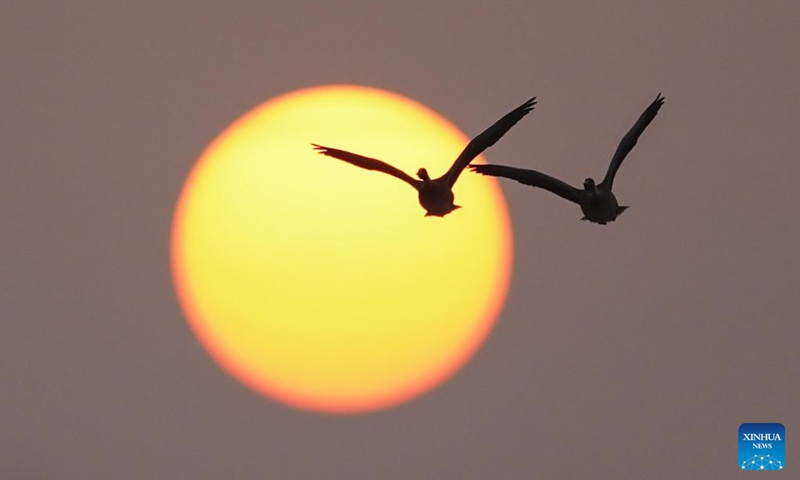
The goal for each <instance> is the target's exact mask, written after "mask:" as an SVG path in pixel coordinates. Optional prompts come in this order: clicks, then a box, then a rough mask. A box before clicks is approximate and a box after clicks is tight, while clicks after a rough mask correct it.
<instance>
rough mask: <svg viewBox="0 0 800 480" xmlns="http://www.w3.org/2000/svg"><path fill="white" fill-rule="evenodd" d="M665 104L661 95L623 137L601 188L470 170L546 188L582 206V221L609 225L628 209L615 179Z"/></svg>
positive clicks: (499, 170) (513, 171) (529, 173)
mask: <svg viewBox="0 0 800 480" xmlns="http://www.w3.org/2000/svg"><path fill="white" fill-rule="evenodd" d="M663 104H664V97H662V96H661V94H660V93H659V94H658V95H657V96H656V99H655V100H653V103H651V104H650V105H649V106H648V107H647V108H646V109H645V110H644V112H642V114H641V115H640V116H639V119H638V120H637V121H636V123H634V124H633V127H631V129H630V131H628V133H627V134H626V135H625V136H624V137H622V141H620V142H619V146H618V147H617V151H616V152H615V153H614V157H612V158H611V164H610V165H609V166H608V171H606V176H605V178H603V181H602V182H600V183H598V184H595V183H594V180H593V179H591V178H587V179H586V180H584V181H583V189H579V188H575V187H573V186H572V185H569V184H567V183H564V182H562V181H561V180H559V179H557V178H553V177H551V176H549V175H546V174H544V173H542V172H538V171H536V170H525V169H522V168H514V167H506V166H503V165H470V169H472V170H473V171H475V172H478V173H480V174H482V175H491V176H493V177H505V178H510V179H512V180H516V181H518V182H519V183H522V184H525V185H530V186H532V187H539V188H544V189H545V190H548V191H550V192H552V193H555V194H556V195H558V196H559V197H561V198H564V199H566V200H569V201H571V202H575V203H577V204H578V205H580V207H581V210H582V211H583V215H584V217H583V218H582V219H581V220H588V221H590V222H593V223H599V224H601V225H605V224H606V223H608V222H613V221H614V220H616V219H617V217H618V216H620V215H621V214H622V212H624V211H625V209H626V208H628V207H626V206H620V205H619V204H618V203H617V197H615V196H614V194H613V193H611V187H612V185H613V183H614V176H615V175H616V174H617V170H619V167H620V165H622V161H623V160H624V159H625V157H626V156H627V155H628V153H630V151H631V149H633V147H634V145H636V141H637V140H638V139H639V136H640V135H641V134H642V132H644V129H645V128H647V126H648V125H650V122H652V121H653V119H654V118H656V114H657V113H658V110H659V109H660V108H661V105H663Z"/></svg>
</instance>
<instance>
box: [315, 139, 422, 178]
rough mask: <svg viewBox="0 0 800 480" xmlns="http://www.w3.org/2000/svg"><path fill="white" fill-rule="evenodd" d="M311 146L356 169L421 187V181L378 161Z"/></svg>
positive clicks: (319, 146) (337, 150) (345, 152)
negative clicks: (385, 175) (384, 175)
mask: <svg viewBox="0 0 800 480" xmlns="http://www.w3.org/2000/svg"><path fill="white" fill-rule="evenodd" d="M311 145H312V146H313V147H314V150H316V151H317V152H319V153H321V154H323V155H327V156H329V157H333V158H338V159H339V160H344V161H345V162H347V163H350V164H353V165H355V166H356V167H361V168H366V169H367V170H377V171H379V172H383V173H388V174H389V175H391V176H393V177H396V178H399V179H400V180H402V181H404V182H406V183H407V184H409V185H411V186H412V187H414V188H415V189H417V190H419V189H420V187H421V186H422V181H420V180H415V179H414V178H412V177H411V176H409V175H408V174H407V173H405V172H403V171H402V170H399V169H397V168H395V167H393V166H391V165H389V164H388V163H385V162H382V161H380V160H376V159H374V158H369V157H362V156H361V155H358V154H355V153H351V152H347V151H344V150H339V149H336V148H330V147H323V146H322V145H317V144H316V143H312V144H311Z"/></svg>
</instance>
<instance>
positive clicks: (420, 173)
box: [417, 168, 431, 182]
mask: <svg viewBox="0 0 800 480" xmlns="http://www.w3.org/2000/svg"><path fill="white" fill-rule="evenodd" d="M417 176H418V177H419V178H420V180H422V181H423V182H427V181H428V180H430V179H431V177H430V176H429V175H428V171H427V170H425V169H424V168H420V169H419V170H417Z"/></svg>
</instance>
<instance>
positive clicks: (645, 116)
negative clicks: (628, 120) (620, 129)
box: [601, 93, 664, 190]
mask: <svg viewBox="0 0 800 480" xmlns="http://www.w3.org/2000/svg"><path fill="white" fill-rule="evenodd" d="M661 105H664V97H662V96H661V94H660V93H659V94H658V96H656V99H655V100H653V103H651V104H650V106H648V107H647V108H646V109H645V110H644V112H642V114H641V115H640V116H639V119H638V120H636V123H634V124H633V127H631V129H630V130H629V131H628V133H626V134H625V136H624V137H622V140H621V141H620V142H619V146H618V147H617V151H616V152H614V157H613V158H612V159H611V163H610V164H609V165H608V171H607V172H606V176H605V178H603V181H602V182H601V183H603V184H605V185H606V186H607V187H608V189H609V190H611V187H612V185H613V183H614V176H615V175H616V174H617V170H619V166H620V165H622V161H623V160H625V157H626V156H627V155H628V153H630V151H631V149H633V147H634V146H635V145H636V141H637V140H639V136H640V135H641V134H642V132H644V129H645V128H647V126H648V125H650V122H652V121H653V119H654V118H656V114H657V113H658V110H659V109H660V108H661Z"/></svg>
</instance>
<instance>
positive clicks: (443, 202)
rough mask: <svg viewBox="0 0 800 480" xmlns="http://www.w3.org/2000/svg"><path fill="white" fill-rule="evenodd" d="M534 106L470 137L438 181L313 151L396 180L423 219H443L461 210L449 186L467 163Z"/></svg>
mask: <svg viewBox="0 0 800 480" xmlns="http://www.w3.org/2000/svg"><path fill="white" fill-rule="evenodd" d="M535 104H536V97H533V98H531V99H530V100H528V101H527V102H525V103H523V104H522V105H520V106H519V107H517V108H515V109H514V110H512V111H511V112H509V113H508V114H506V115H505V116H504V117H503V118H501V119H500V120H498V121H497V122H495V123H494V124H493V125H492V126H491V127H489V128H487V129H486V130H485V131H483V133H481V134H480V135H478V136H476V137H475V138H473V139H472V140H471V141H470V142H469V144H467V146H466V147H465V148H464V150H463V151H462V152H461V154H460V155H459V156H458V158H456V160H455V162H454V163H453V165H452V166H451V167H450V169H449V170H448V171H447V172H446V173H445V174H444V175H442V176H441V177H439V178H430V176H429V175H428V171H427V170H425V169H424V168H420V169H419V170H418V171H417V177H419V180H417V179H415V178H412V177H411V176H410V175H408V174H406V173H405V172H403V171H402V170H399V169H397V168H395V167H393V166H391V165H389V164H388V163H385V162H382V161H380V160H377V159H374V158H369V157H364V156H361V155H358V154H355V153H351V152H348V151H345V150H339V149H336V148H330V147H324V146H322V145H317V144H312V145H313V147H314V149H315V150H317V151H318V152H319V153H321V154H323V155H327V156H329V157H333V158H337V159H339V160H344V161H345V162H348V163H350V164H352V165H355V166H357V167H361V168H364V169H367V170H377V171H380V172H383V173H386V174H388V175H391V176H393V177H395V178H398V179H400V180H402V181H404V182H406V183H408V184H409V185H411V186H412V187H414V189H415V190H417V192H418V200H419V204H420V205H421V206H422V208H424V209H425V212H426V213H425V216H426V217H429V216H432V217H444V216H445V215H447V214H448V213H450V212H452V211H453V210H455V209H457V208H461V207H460V206H459V205H456V204H455V203H453V202H454V200H455V196H454V195H453V185H454V184H455V183H456V180H458V176H459V175H460V174H461V172H462V171H463V170H464V168H466V166H467V165H469V162H471V161H472V160H474V159H475V157H477V156H478V155H480V154H481V153H482V152H483V151H484V150H486V149H487V148H489V147H491V146H492V145H494V144H495V143H496V142H497V141H498V140H500V138H502V136H503V135H505V134H506V132H508V131H509V130H510V129H511V127H513V126H514V125H515V124H516V123H517V122H518V121H520V119H522V117H524V116H525V115H527V114H528V112H530V111H531V110H533V107H534V105H535Z"/></svg>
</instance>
